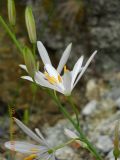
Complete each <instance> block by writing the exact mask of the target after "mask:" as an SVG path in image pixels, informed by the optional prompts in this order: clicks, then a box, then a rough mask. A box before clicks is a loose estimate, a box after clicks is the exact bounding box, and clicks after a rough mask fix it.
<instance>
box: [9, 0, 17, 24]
mask: <svg viewBox="0 0 120 160" xmlns="http://www.w3.org/2000/svg"><path fill="white" fill-rule="evenodd" d="M8 18H9V22H10V24H11V25H12V26H14V25H15V23H16V9H15V2H14V0H8Z"/></svg>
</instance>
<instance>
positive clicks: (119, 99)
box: [115, 97, 120, 109]
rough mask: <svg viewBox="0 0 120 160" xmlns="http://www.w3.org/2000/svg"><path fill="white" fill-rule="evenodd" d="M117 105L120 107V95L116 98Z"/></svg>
mask: <svg viewBox="0 0 120 160" xmlns="http://www.w3.org/2000/svg"><path fill="white" fill-rule="evenodd" d="M115 103H116V105H117V107H118V108H119V109H120V97H119V98H118V99H116V101H115Z"/></svg>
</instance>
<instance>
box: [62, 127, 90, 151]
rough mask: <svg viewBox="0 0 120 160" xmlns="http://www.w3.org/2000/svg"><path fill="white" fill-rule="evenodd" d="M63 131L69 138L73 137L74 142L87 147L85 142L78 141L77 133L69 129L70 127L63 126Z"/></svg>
mask: <svg viewBox="0 0 120 160" xmlns="http://www.w3.org/2000/svg"><path fill="white" fill-rule="evenodd" d="M64 133H65V135H66V136H67V137H69V138H71V139H75V142H76V143H78V144H79V145H80V146H81V147H83V148H87V144H86V143H84V142H82V141H80V140H79V137H78V136H77V134H76V133H75V132H73V131H71V130H70V129H67V128H65V129H64Z"/></svg>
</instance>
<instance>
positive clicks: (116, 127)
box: [113, 121, 120, 159]
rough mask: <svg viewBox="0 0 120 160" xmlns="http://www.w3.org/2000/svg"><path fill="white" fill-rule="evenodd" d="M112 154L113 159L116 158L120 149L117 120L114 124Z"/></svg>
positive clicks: (119, 153)
mask: <svg viewBox="0 0 120 160" xmlns="http://www.w3.org/2000/svg"><path fill="white" fill-rule="evenodd" d="M113 154H114V157H115V159H117V158H118V157H119V156H120V149H119V121H117V123H116V126H115V133H114V150H113Z"/></svg>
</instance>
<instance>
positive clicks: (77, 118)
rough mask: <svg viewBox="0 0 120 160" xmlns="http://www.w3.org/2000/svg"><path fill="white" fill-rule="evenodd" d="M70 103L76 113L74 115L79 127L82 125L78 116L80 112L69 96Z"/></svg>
mask: <svg viewBox="0 0 120 160" xmlns="http://www.w3.org/2000/svg"><path fill="white" fill-rule="evenodd" d="M68 102H69V103H70V104H71V106H72V109H73V111H74V113H75V115H76V120H77V125H78V126H79V125H80V123H79V116H78V115H79V112H78V110H77V108H76V106H75V105H74V103H73V100H72V97H71V96H68Z"/></svg>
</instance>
